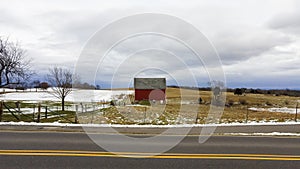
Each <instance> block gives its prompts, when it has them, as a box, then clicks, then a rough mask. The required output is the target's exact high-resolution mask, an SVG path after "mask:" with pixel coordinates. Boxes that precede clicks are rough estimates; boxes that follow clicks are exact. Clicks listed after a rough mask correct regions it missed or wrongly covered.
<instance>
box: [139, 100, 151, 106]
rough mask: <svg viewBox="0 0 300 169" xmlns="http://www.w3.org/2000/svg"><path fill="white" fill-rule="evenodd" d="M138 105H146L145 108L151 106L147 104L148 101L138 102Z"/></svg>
mask: <svg viewBox="0 0 300 169" xmlns="http://www.w3.org/2000/svg"><path fill="white" fill-rule="evenodd" d="M139 104H140V105H146V106H150V105H151V104H150V102H149V100H141V101H139Z"/></svg>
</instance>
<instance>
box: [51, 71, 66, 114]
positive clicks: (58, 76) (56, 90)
mask: <svg viewBox="0 0 300 169" xmlns="http://www.w3.org/2000/svg"><path fill="white" fill-rule="evenodd" d="M47 79H48V81H49V83H50V84H51V85H52V89H53V91H50V93H51V94H52V95H53V96H55V97H56V98H58V99H61V109H62V111H65V98H66V97H67V95H68V94H70V93H71V91H72V73H71V71H70V70H68V69H63V68H59V67H54V68H53V69H50V70H49V74H48V75H47Z"/></svg>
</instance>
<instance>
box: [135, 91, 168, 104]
mask: <svg viewBox="0 0 300 169" xmlns="http://www.w3.org/2000/svg"><path fill="white" fill-rule="evenodd" d="M152 91H153V89H135V100H138V101H139V100H149V95H150V93H151V92H152ZM161 91H162V92H161V93H159V94H155V95H154V96H153V95H152V98H151V99H153V100H165V99H166V94H165V93H166V90H165V89H161Z"/></svg>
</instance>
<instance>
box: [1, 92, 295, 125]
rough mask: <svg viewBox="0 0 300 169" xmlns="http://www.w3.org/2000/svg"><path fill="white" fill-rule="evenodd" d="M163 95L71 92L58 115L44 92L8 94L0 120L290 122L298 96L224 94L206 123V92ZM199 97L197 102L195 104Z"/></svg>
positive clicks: (4, 96) (55, 103)
mask: <svg viewBox="0 0 300 169" xmlns="http://www.w3.org/2000/svg"><path fill="white" fill-rule="evenodd" d="M166 93H167V103H166V104H159V103H151V104H149V103H147V102H140V103H139V104H131V102H132V97H133V91H132V90H129V91H128V90H125V89H122V90H114V91H109V90H95V91H94V90H77V91H76V90H75V91H74V92H73V93H72V95H70V96H68V97H67V102H66V111H61V110H60V106H61V104H60V102H59V100H58V99H56V98H55V97H53V96H52V95H50V94H49V93H47V92H44V91H38V92H32V91H31V92H29V91H27V92H14V91H10V93H6V94H2V95H0V99H1V100H3V101H4V103H5V105H6V107H4V109H3V115H2V119H1V121H2V122H10V121H25V122H59V123H84V124H86V123H93V124H140V125H143V124H152V125H169V124H206V123H215V121H216V120H217V121H218V122H219V123H252V122H255V123H264V122H290V121H295V120H296V119H295V118H298V117H296V104H297V102H299V100H300V98H298V97H289V96H274V95H264V94H246V95H241V96H237V95H234V94H233V93H231V92H226V93H225V94H226V104H225V105H226V106H225V107H224V112H223V113H222V115H221V116H220V117H221V118H220V119H219V118H218V119H210V118H211V117H218V115H216V116H214V115H213V114H210V116H208V113H209V110H210V106H211V104H210V103H211V98H212V93H211V92H210V91H198V90H190V89H179V88H168V89H167V92H166ZM199 94H200V97H201V98H202V103H201V104H199V103H198V98H199ZM183 95H184V96H183ZM17 102H18V103H19V104H20V106H19V108H18V107H17V106H16V103H17ZM19 110H20V111H19ZM76 112H77V116H76ZM218 113H219V112H218ZM208 117H210V118H208ZM299 120H300V118H299Z"/></svg>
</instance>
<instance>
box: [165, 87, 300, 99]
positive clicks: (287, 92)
mask: <svg viewBox="0 0 300 169" xmlns="http://www.w3.org/2000/svg"><path fill="white" fill-rule="evenodd" d="M168 87H170V88H181V89H191V90H200V91H211V88H210V87H188V86H176V85H171V86H168ZM226 91H228V92H233V93H234V94H236V95H244V94H269V95H274V96H294V97H300V90H292V89H253V88H227V89H226Z"/></svg>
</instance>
